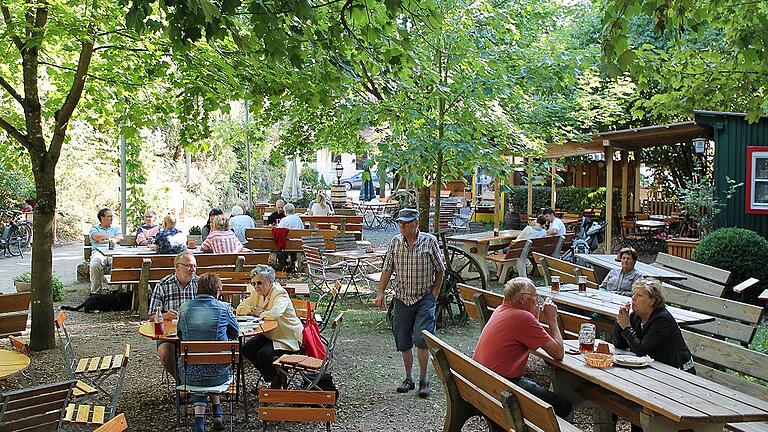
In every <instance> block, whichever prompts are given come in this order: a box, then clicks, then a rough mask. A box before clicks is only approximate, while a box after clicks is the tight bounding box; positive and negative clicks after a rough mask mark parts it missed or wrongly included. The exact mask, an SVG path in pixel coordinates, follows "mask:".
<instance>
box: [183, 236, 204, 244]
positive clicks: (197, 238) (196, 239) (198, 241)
mask: <svg viewBox="0 0 768 432" xmlns="http://www.w3.org/2000/svg"><path fill="white" fill-rule="evenodd" d="M190 240H192V241H194V242H195V244H197V245H201V244H202V243H203V236H202V234H189V235H187V243H189V241H190Z"/></svg>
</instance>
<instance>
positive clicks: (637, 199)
mask: <svg viewBox="0 0 768 432" xmlns="http://www.w3.org/2000/svg"><path fill="white" fill-rule="evenodd" d="M632 155H633V156H634V157H635V196H634V197H633V198H634V203H633V204H634V205H633V208H634V210H635V211H636V212H639V211H642V210H641V209H640V150H635V151H633V152H632Z"/></svg>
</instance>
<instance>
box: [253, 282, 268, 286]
mask: <svg viewBox="0 0 768 432" xmlns="http://www.w3.org/2000/svg"><path fill="white" fill-rule="evenodd" d="M251 283H253V284H254V285H257V286H262V285H266V284H267V283H266V282H264V281H251Z"/></svg>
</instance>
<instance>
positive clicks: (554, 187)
mask: <svg viewBox="0 0 768 432" xmlns="http://www.w3.org/2000/svg"><path fill="white" fill-rule="evenodd" d="M550 162H551V164H552V166H551V168H550V170H551V174H550V178H551V180H550V190H551V195H550V197H549V206H550V207H552V208H553V209H554V208H556V206H555V204H556V203H557V182H556V181H555V179H556V178H557V165H556V164H555V159H550Z"/></svg>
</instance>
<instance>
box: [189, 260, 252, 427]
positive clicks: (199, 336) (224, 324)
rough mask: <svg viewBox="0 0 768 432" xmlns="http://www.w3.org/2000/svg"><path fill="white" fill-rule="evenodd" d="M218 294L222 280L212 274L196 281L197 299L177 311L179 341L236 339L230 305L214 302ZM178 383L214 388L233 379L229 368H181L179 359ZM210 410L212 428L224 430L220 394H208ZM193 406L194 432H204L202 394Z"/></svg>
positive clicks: (204, 404) (238, 334) (234, 323)
mask: <svg viewBox="0 0 768 432" xmlns="http://www.w3.org/2000/svg"><path fill="white" fill-rule="evenodd" d="M219 295H221V279H219V277H218V276H216V275H215V274H213V273H206V274H204V275H202V276H200V278H199V279H198V280H197V296H196V297H195V298H194V299H192V300H188V301H186V302H184V303H183V304H182V305H181V308H179V323H178V325H177V328H176V332H177V333H178V336H179V340H182V341H184V340H205V341H227V340H237V338H238V337H239V336H240V326H239V325H238V324H237V321H236V320H235V317H234V315H232V311H231V310H230V306H229V304H227V303H223V302H220V301H218V300H216V299H217V298H218V297H219ZM176 370H177V371H178V374H177V375H178V380H179V382H180V383H183V384H184V383H185V384H188V385H191V386H200V387H215V386H219V385H223V384H226V383H227V382H229V380H230V379H231V378H232V372H231V371H230V368H229V365H226V364H221V365H219V364H215V365H212V364H201V365H197V364H195V365H188V366H187V367H186V368H185V367H184V365H183V363H182V360H181V359H179V364H178V365H177V369H176ZM209 396H210V399H211V407H212V408H213V429H214V430H223V429H224V421H223V414H224V413H223V411H222V409H221V398H220V396H219V395H214V394H211V395H209ZM192 402H193V403H194V405H195V423H194V428H193V429H192V430H193V431H194V432H203V431H205V406H206V397H205V395H195V396H193V398H192Z"/></svg>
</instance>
